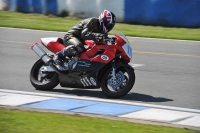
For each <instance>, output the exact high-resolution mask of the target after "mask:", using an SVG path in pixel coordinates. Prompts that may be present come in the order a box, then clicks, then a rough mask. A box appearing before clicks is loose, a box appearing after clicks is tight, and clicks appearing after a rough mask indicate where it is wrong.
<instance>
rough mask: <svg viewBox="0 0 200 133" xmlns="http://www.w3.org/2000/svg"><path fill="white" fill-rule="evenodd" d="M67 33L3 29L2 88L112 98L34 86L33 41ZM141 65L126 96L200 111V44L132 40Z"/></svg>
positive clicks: (0, 31) (0, 48)
mask: <svg viewBox="0 0 200 133" xmlns="http://www.w3.org/2000/svg"><path fill="white" fill-rule="evenodd" d="M64 34H65V33H64V32H47V31H37V30H23V29H12V28H0V89H9V90H21V91H31V92H42V93H56V94H61V95H77V96H88V97H98V98H106V97H105V95H104V94H103V93H102V92H101V90H100V89H95V90H94V89H91V90H83V89H72V88H62V87H60V86H57V87H56V88H55V89H54V90H52V91H48V92H44V91H38V90H35V89H34V88H33V86H32V85H31V84H30V81H29V72H30V69H31V67H32V65H33V64H34V63H35V61H36V60H37V59H38V56H37V55H36V54H35V53H34V52H33V51H32V50H30V48H29V47H30V45H31V44H32V43H35V42H39V40H40V38H42V37H61V38H62V37H63V36H64ZM128 39H129V41H130V43H131V46H132V48H133V59H132V60H131V64H143V66H140V67H136V68H135V73H136V82H135V86H134V87H133V89H132V90H131V92H130V93H129V94H127V95H126V96H124V97H123V98H121V99H118V100H123V101H133V102H140V103H148V104H155V105H165V106H174V107H184V108H192V109H200V42H198V41H180V40H166V39H148V38H134V37H129V38H128Z"/></svg>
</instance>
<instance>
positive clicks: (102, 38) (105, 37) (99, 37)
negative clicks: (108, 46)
mask: <svg viewBox="0 0 200 133" xmlns="http://www.w3.org/2000/svg"><path fill="white" fill-rule="evenodd" d="M95 38H96V40H97V41H104V42H106V41H107V40H108V39H109V37H108V35H107V34H97V35H96V37H95Z"/></svg>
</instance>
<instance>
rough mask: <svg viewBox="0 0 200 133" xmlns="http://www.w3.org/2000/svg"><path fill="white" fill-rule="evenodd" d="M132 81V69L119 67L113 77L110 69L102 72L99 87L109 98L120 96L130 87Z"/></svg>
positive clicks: (133, 80) (133, 76)
mask: <svg viewBox="0 0 200 133" xmlns="http://www.w3.org/2000/svg"><path fill="white" fill-rule="evenodd" d="M134 83H135V72H134V69H132V68H129V67H119V68H117V69H116V71H115V77H113V72H112V69H110V70H109V71H107V72H106V73H105V74H104V76H103V78H102V80H101V89H102V91H103V93H104V94H105V95H106V96H108V97H110V98H120V97H122V96H124V95H126V94H127V93H128V92H129V91H130V90H131V89H132V87H133V85H134Z"/></svg>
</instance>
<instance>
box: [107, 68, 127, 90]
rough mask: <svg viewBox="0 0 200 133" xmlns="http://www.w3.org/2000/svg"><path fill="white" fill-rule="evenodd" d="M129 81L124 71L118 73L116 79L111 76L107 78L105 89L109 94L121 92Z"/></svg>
mask: <svg viewBox="0 0 200 133" xmlns="http://www.w3.org/2000/svg"><path fill="white" fill-rule="evenodd" d="M128 81H129V75H128V73H127V72H126V71H118V72H117V73H116V79H113V77H112V76H111V74H109V75H108V76H107V85H106V87H107V89H108V91H110V92H113V93H116V92H120V91H122V90H123V89H124V88H125V87H126V85H127V83H128Z"/></svg>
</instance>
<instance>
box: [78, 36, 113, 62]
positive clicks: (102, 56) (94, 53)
mask: <svg viewBox="0 0 200 133" xmlns="http://www.w3.org/2000/svg"><path fill="white" fill-rule="evenodd" d="M85 44H86V45H88V46H89V48H88V49H87V50H86V51H85V52H84V53H82V54H81V55H80V58H81V59H86V60H91V61H97V62H102V63H108V62H110V61H111V60H112V59H113V58H115V53H116V49H115V48H114V47H113V45H107V44H104V43H100V42H95V41H89V40H86V41H85ZM99 51H101V52H100V53H99Z"/></svg>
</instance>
